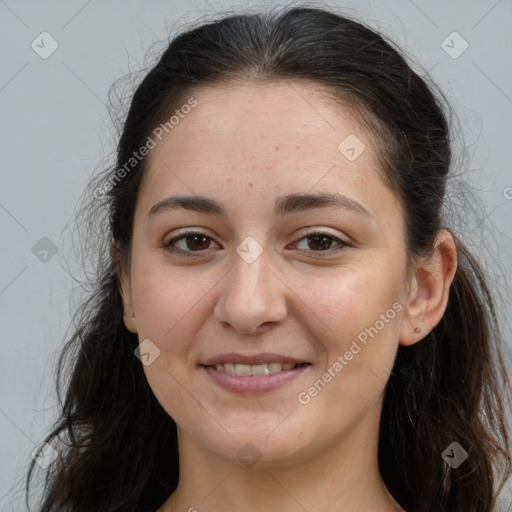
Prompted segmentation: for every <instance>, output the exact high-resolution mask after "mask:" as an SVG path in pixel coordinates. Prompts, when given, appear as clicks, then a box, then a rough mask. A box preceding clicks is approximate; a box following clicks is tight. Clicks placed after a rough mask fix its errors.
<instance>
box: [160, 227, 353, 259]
mask: <svg viewBox="0 0 512 512" xmlns="http://www.w3.org/2000/svg"><path fill="white" fill-rule="evenodd" d="M194 235H201V236H203V237H205V238H207V239H209V240H212V241H213V239H212V238H211V237H209V236H208V235H205V234H204V233H201V232H200V231H191V232H189V233H185V234H183V235H180V236H178V237H175V238H172V239H171V240H169V241H168V242H166V243H164V244H163V245H162V248H163V249H165V250H166V251H168V252H170V253H173V254H179V255H181V256H186V257H191V258H197V257H200V256H201V252H203V251H184V250H182V249H176V248H175V247H173V246H172V245H173V244H174V243H176V242H178V241H180V240H183V239H186V238H189V237H193V236H194ZM318 235H323V236H326V237H327V238H330V239H332V240H333V241H335V242H338V243H339V246H338V247H335V248H330V249H326V250H325V251H308V252H314V253H329V254H337V253H339V252H341V251H343V250H345V249H346V248H347V247H351V246H350V244H348V243H347V242H344V241H343V240H340V239H339V238H337V237H335V236H332V235H330V234H329V233H325V232H323V231H313V232H312V233H308V234H307V235H306V236H303V237H302V238H300V239H299V240H298V241H297V242H300V241H302V240H304V239H306V238H309V237H314V236H318ZM205 250H208V249H205ZM320 257H322V256H320Z"/></svg>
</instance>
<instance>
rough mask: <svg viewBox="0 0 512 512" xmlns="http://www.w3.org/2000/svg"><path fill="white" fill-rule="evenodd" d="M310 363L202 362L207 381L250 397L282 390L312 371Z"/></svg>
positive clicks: (201, 366) (231, 391)
mask: <svg viewBox="0 0 512 512" xmlns="http://www.w3.org/2000/svg"><path fill="white" fill-rule="evenodd" d="M311 366H312V364H311V363H278V362H272V363H260V364H239V363H216V364H214V365H200V368H201V370H202V371H204V374H205V375H206V377H207V378H208V380H209V381H210V382H211V383H213V384H214V385H216V386H219V387H220V388H222V389H223V390H225V391H229V392H230V393H234V394H238V395H244V396H250V395H262V394H265V393H269V392H271V391H276V390H278V389H283V388H284V387H286V386H287V385H290V383H291V382H292V381H293V380H295V379H298V378H300V376H301V375H302V374H308V373H309V372H310V369H309V367H311Z"/></svg>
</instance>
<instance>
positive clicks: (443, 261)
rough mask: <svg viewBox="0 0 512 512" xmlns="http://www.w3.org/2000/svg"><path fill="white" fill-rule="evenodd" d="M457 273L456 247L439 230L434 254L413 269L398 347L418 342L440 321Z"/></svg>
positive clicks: (446, 233) (447, 236)
mask: <svg viewBox="0 0 512 512" xmlns="http://www.w3.org/2000/svg"><path fill="white" fill-rule="evenodd" d="M456 270H457V247H456V245H455V241H454V239H453V236H452V234H451V233H450V232H449V231H448V230H446V229H441V230H439V232H438V233H437V236H436V240H435V242H434V251H433V253H432V255H431V256H430V257H429V258H423V259H421V260H420V261H419V262H417V264H416V265H415V269H414V275H413V276H412V278H411V283H410V288H409V289H410V291H409V294H408V297H407V302H406V305H405V313H404V322H403V325H402V330H401V332H400V338H399V341H400V344H401V345H413V344H414V343H417V342H418V341H420V340H422V339H423V338H424V337H425V336H426V335H427V334H428V333H429V332H430V331H431V330H432V329H433V328H434V327H435V326H436V325H437V324H438V323H439V321H440V320H441V318H442V317H443V315H444V312H445V311H446V306H447V304H448V295H449V291H450V286H451V284H452V282H453V279H454V277H455V271H456Z"/></svg>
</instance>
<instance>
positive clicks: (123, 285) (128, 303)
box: [110, 240, 138, 334]
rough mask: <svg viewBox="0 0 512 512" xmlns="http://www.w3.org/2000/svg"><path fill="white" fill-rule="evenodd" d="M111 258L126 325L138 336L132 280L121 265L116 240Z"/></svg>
mask: <svg viewBox="0 0 512 512" xmlns="http://www.w3.org/2000/svg"><path fill="white" fill-rule="evenodd" d="M110 257H111V259H112V262H113V264H114V268H115V270H116V274H117V282H118V283H119V293H120V294H121V297H122V299H123V318H124V325H125V326H126V328H127V329H128V330H129V331H130V332H132V333H134V334H136V333H137V332H138V331H137V321H136V318H135V312H134V310H133V307H132V299H131V287H130V280H129V278H128V276H127V273H126V269H124V267H123V265H122V263H121V258H120V253H119V249H118V247H117V245H116V243H115V240H112V243H111V244H110Z"/></svg>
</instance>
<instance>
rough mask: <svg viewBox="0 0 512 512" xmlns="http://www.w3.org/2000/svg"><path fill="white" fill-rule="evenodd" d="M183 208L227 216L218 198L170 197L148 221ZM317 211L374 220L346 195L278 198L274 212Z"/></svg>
mask: <svg viewBox="0 0 512 512" xmlns="http://www.w3.org/2000/svg"><path fill="white" fill-rule="evenodd" d="M180 208H182V209H185V210H190V211H194V212H199V213H206V214H210V215H216V216H218V217H224V218H225V217H226V209H225V208H224V206H223V205H222V203H220V202H219V201H217V200H216V199H211V198H209V197H204V196H172V197H166V198H165V199H162V200H161V201H159V202H158V203H156V204H155V205H154V206H152V207H151V209H150V210H149V211H148V213H147V214H146V220H149V219H151V218H153V217H155V216H156V215H157V214H160V213H163V212H167V211H169V210H176V209H180ZM315 208H343V209H346V210H349V211H352V212H355V213H359V214H362V215H363V216H365V217H368V218H369V219H371V220H373V219H374V216H373V215H372V213H371V212H370V211H369V210H367V209H366V208H365V207H364V206H363V205H362V204H361V203H358V202H357V201H355V200H354V199H350V198H349V197H347V196H344V195H343V194H336V193H326V192H323V193H317V194H303V193H295V194H289V195H286V196H280V197H278V198H277V199H276V202H275V205H274V212H275V214H282V215H284V214H289V213H296V212H302V211H306V210H312V209H315Z"/></svg>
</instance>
